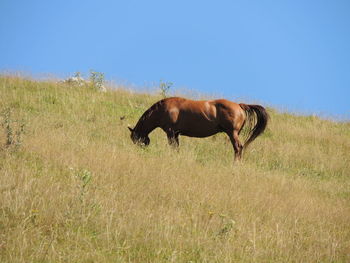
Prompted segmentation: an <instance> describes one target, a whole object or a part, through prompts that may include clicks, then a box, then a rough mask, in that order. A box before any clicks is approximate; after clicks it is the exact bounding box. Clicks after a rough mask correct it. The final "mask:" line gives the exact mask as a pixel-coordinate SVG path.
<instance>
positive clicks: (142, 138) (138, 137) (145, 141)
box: [128, 127, 150, 146]
mask: <svg viewBox="0 0 350 263" xmlns="http://www.w3.org/2000/svg"><path fill="white" fill-rule="evenodd" d="M128 128H129V130H130V132H131V134H130V138H131V140H132V142H133V143H135V144H138V145H141V146H142V145H144V146H147V145H149V143H150V139H149V138H148V136H147V135H143V134H140V133H138V132H137V131H135V129H133V128H131V127H128Z"/></svg>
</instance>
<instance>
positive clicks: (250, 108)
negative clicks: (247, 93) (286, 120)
mask: <svg viewBox="0 0 350 263" xmlns="http://www.w3.org/2000/svg"><path fill="white" fill-rule="evenodd" d="M239 106H241V108H242V109H243V110H244V111H245V113H246V116H247V118H246V122H247V121H248V124H247V125H248V130H249V132H248V137H247V139H246V141H245V142H244V147H247V146H248V145H249V144H250V143H251V142H252V141H254V140H255V139H256V137H258V136H259V135H260V134H262V133H263V132H264V130H265V128H266V126H267V121H268V119H269V114H268V113H267V111H266V109H265V108H264V107H262V106H260V105H248V104H243V103H241V104H239ZM254 123H255V125H254V126H253V124H254Z"/></svg>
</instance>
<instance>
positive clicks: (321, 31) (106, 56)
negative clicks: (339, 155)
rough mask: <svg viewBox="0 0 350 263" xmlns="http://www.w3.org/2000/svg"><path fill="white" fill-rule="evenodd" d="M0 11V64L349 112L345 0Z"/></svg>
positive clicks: (114, 1)
mask: <svg viewBox="0 0 350 263" xmlns="http://www.w3.org/2000/svg"><path fill="white" fill-rule="evenodd" d="M0 11H1V16H0V70H2V71H4V70H9V71H25V72H30V73H32V74H41V73H53V74H56V75H58V76H67V75H69V74H73V73H74V72H76V71H80V72H83V73H88V71H89V70H90V69H94V70H96V71H99V72H103V73H105V75H106V78H107V79H110V80H117V81H118V80H119V81H120V80H122V81H126V82H127V83H131V84H134V85H137V86H144V85H150V84H152V83H158V82H159V81H160V80H163V81H169V82H173V83H174V86H175V87H180V88H184V87H185V88H188V89H193V90H197V91H199V92H203V93H209V94H218V95H221V96H224V97H226V98H228V99H233V100H234V99H237V98H247V100H248V101H251V102H252V101H258V102H259V103H262V104H267V105H272V106H278V107H280V108H282V109H289V110H292V111H297V112H300V113H308V114H310V113H316V114H321V115H323V116H326V117H329V116H330V117H332V116H333V117H336V116H338V117H339V116H340V117H342V118H344V117H346V118H347V119H350V1H349V0H332V1H331V0H285V1H278V0H274V1H271V0H266V1H265V0H255V1H253V0H240V1H234V0H231V1H221V0H216V1H204V0H201V1H190V0H187V1H185V0H176V1H166V0H157V1H156V0H147V1H141V0H139V1H136V0H124V1H118V0H96V1H90V0H84V1H83V0H81V1H77V0H69V1H68V0H59V1H56V0H50V1H48V0H31V1H26V0H21V1H20V0H0Z"/></svg>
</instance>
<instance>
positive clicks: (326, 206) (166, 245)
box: [0, 76, 350, 262]
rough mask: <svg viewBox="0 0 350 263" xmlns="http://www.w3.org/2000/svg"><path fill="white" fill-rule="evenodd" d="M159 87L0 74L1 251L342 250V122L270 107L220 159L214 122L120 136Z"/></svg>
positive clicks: (347, 216) (346, 139) (348, 210)
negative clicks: (236, 160)
mask: <svg viewBox="0 0 350 263" xmlns="http://www.w3.org/2000/svg"><path fill="white" fill-rule="evenodd" d="M160 98H161V96H160V95H152V94H138V93H132V92H129V91H127V89H125V88H118V89H116V90H113V91H108V92H106V93H101V92H98V91H96V90H93V89H88V88H86V87H73V86H69V85H65V84H58V83H54V82H36V81H32V80H25V79H21V78H14V77H5V76H2V77H0V111H1V110H3V109H11V118H13V120H23V122H24V123H25V124H26V125H25V131H24V135H23V136H22V143H21V145H20V146H19V147H16V148H11V147H6V138H7V137H6V129H4V128H2V130H1V132H0V147H1V149H0V262H349V261H350V205H349V204H350V179H349V170H350V154H349V153H350V124H349V123H340V122H333V121H326V120H321V119H319V118H317V117H308V116H307V117H302V116H295V115H290V114H286V113H284V114H281V113H278V111H276V110H274V109H269V113H270V115H271V122H270V123H269V126H268V130H267V131H266V132H265V133H264V135H262V136H261V137H259V138H258V139H257V140H256V141H254V142H253V143H252V144H251V145H250V148H249V149H248V150H247V152H245V153H244V157H243V162H242V163H240V164H235V165H233V164H232V161H233V149H232V147H231V145H230V143H229V141H228V139H227V138H226V137H225V136H224V135H222V134H219V135H216V136H213V137H210V138H206V139H193V138H192V139H190V138H186V137H181V138H180V149H179V151H173V150H172V149H171V148H170V147H169V146H168V145H167V141H166V136H165V135H164V134H163V132H162V131H159V130H156V131H155V132H153V133H152V134H151V136H150V138H151V145H150V147H149V148H138V147H137V146H135V145H133V144H132V142H131V140H130V138H129V131H128V129H127V125H128V124H131V125H133V124H135V123H136V121H137V119H138V118H139V117H140V116H141V114H142V113H143V111H144V110H146V109H147V108H148V107H149V106H150V105H152V103H154V102H155V101H157V100H158V99H160ZM0 121H2V122H3V121H4V118H3V117H2V119H0Z"/></svg>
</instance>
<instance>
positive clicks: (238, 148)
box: [227, 130, 243, 161]
mask: <svg viewBox="0 0 350 263" xmlns="http://www.w3.org/2000/svg"><path fill="white" fill-rule="evenodd" d="M238 133H239V132H238V131H237V130H233V131H232V132H229V133H227V134H228V136H229V137H230V140H231V143H232V146H233V150H234V151H235V158H234V160H235V161H239V160H241V158H242V151H243V146H242V144H241V142H240V141H239V137H238Z"/></svg>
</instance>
